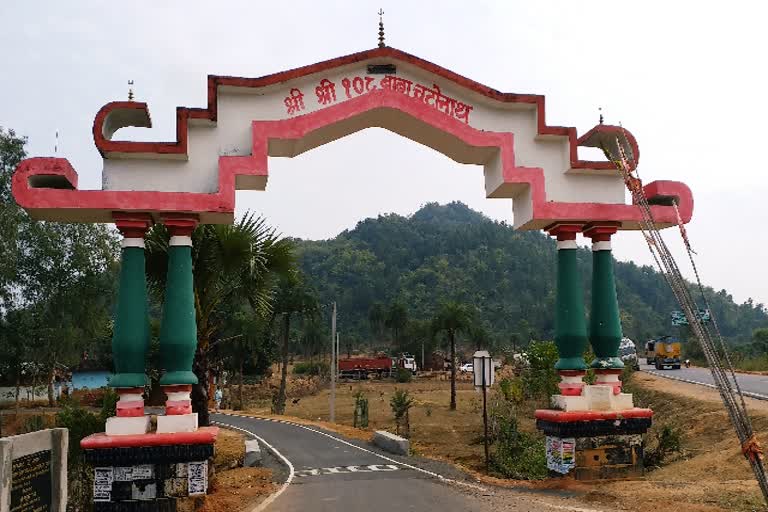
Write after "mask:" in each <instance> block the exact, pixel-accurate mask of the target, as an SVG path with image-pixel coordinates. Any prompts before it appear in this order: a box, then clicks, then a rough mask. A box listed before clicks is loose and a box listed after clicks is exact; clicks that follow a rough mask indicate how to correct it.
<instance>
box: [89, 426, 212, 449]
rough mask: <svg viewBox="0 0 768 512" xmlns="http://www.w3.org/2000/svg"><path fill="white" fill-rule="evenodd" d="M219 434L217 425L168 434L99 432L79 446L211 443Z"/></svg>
mask: <svg viewBox="0 0 768 512" xmlns="http://www.w3.org/2000/svg"><path fill="white" fill-rule="evenodd" d="M217 435H219V427H200V428H199V429H197V431H195V432H173V433H168V434H157V433H154V432H152V433H149V434H135V435H125V436H108V435H107V434H105V433H103V432H101V433H99V434H91V435H90V436H88V437H86V438H85V439H83V440H82V441H80V447H81V448H83V449H84V450H93V449H98V448H132V447H138V446H168V445H175V444H213V443H214V442H215V441H216V436H217Z"/></svg>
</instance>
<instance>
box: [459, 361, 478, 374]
mask: <svg viewBox="0 0 768 512" xmlns="http://www.w3.org/2000/svg"><path fill="white" fill-rule="evenodd" d="M459 371H460V372H461V373H472V372H474V370H473V369H472V363H464V364H463V365H461V366H459Z"/></svg>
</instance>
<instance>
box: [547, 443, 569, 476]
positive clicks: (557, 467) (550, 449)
mask: <svg viewBox="0 0 768 512" xmlns="http://www.w3.org/2000/svg"><path fill="white" fill-rule="evenodd" d="M575 466H576V439H575V438H573V437H567V438H560V437H552V436H547V469H549V470H550V471H555V472H557V473H560V474H562V475H566V474H568V472H569V471H570V470H572V469H573V468H574V467H575Z"/></svg>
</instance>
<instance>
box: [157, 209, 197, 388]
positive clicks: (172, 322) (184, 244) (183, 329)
mask: <svg viewBox="0 0 768 512" xmlns="http://www.w3.org/2000/svg"><path fill="white" fill-rule="evenodd" d="M166 226H167V227H168V229H169V231H170V232H171V235H173V236H171V241H170V247H169V248H168V274H167V277H166V283H165V303H164V304H163V320H162V325H161V327H160V364H161V365H162V369H163V370H164V371H165V374H164V375H163V376H162V377H161V379H160V384H162V385H164V386H167V385H179V384H197V377H196V376H195V374H194V373H193V372H192V361H193V360H194V357H195V349H196V348H197V322H196V319H195V297H194V291H193V283H192V239H191V237H190V236H189V235H191V229H189V230H184V231H180V230H179V229H178V228H177V226H175V225H173V224H170V223H169V222H168V221H166ZM180 232H181V233H183V234H181V235H178V234H176V233H180Z"/></svg>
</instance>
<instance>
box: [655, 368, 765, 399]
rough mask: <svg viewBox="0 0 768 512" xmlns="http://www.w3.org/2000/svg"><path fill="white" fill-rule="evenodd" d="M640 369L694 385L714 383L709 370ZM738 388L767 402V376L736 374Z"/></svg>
mask: <svg viewBox="0 0 768 512" xmlns="http://www.w3.org/2000/svg"><path fill="white" fill-rule="evenodd" d="M640 369H641V370H643V371H644V372H648V373H651V374H653V375H658V376H660V377H667V378H672V379H682V380H686V381H690V382H694V383H696V384H705V385H710V386H713V385H714V383H715V381H714V379H713V378H712V374H711V373H710V371H709V368H685V367H683V368H680V369H679V370H657V369H655V368H654V367H653V366H649V365H646V364H641V365H640ZM737 379H738V381H739V386H740V387H741V390H742V392H743V393H744V395H745V396H751V397H752V398H758V399H761V400H768V376H766V375H749V374H743V373H740V374H737Z"/></svg>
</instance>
